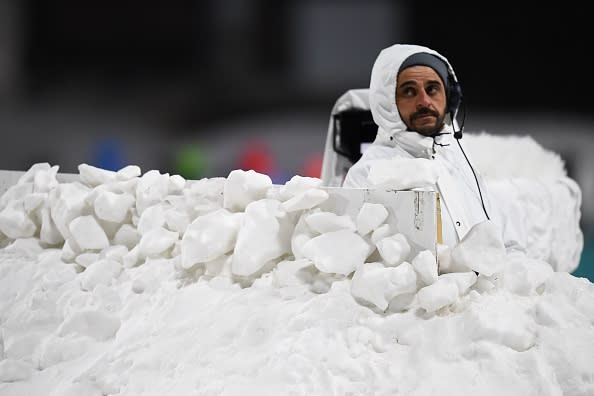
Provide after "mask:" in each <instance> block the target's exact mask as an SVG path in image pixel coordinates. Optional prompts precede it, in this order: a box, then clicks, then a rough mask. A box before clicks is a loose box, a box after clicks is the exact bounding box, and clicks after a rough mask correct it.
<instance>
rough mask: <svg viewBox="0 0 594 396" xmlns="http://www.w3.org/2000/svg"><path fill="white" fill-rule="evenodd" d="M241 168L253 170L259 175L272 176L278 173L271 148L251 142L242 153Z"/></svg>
mask: <svg viewBox="0 0 594 396" xmlns="http://www.w3.org/2000/svg"><path fill="white" fill-rule="evenodd" d="M239 168H240V169H243V170H246V171H247V170H250V169H253V170H254V171H256V172H258V173H263V174H266V175H272V174H275V173H276V164H275V159H274V155H273V154H272V151H271V150H270V148H269V147H268V146H267V145H266V144H265V143H263V142H259V141H256V142H250V143H249V144H248V145H247V146H246V147H245V148H244V149H243V150H242V152H241V153H240V156H239Z"/></svg>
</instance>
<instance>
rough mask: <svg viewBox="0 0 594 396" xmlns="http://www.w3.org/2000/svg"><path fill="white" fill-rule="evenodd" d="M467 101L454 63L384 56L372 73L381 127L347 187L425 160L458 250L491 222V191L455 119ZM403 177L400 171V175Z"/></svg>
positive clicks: (414, 50) (413, 52)
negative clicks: (381, 170)
mask: <svg viewBox="0 0 594 396" xmlns="http://www.w3.org/2000/svg"><path fill="white" fill-rule="evenodd" d="M461 99H462V96H461V91H460V86H459V84H458V80H457V78H456V75H455V73H454V70H453V68H452V67H451V65H450V63H449V62H448V60H447V59H446V58H445V57H444V56H442V55H441V54H439V53H437V52H436V51H434V50H432V49H429V48H427V47H422V46H417V45H403V44H396V45H393V46H391V47H388V48H385V49H384V50H382V51H381V52H380V54H379V56H378V57H377V59H376V61H375V64H374V66H373V70H372V73H371V82H370V87H369V103H370V107H371V112H372V115H373V119H374V121H375V123H376V124H377V125H378V126H379V128H378V132H377V136H376V139H375V141H374V142H373V144H372V145H370V146H369V147H368V148H367V149H366V150H365V151H364V153H363V156H362V158H361V159H360V160H359V161H358V162H357V163H355V164H354V165H353V166H352V167H351V169H350V170H349V172H348V173H347V175H346V177H345V180H344V183H343V186H344V187H370V182H369V180H368V175H369V173H370V169H371V168H372V166H373V165H374V163H376V164H377V163H378V162H377V160H386V159H394V158H402V159H414V158H425V159H428V160H431V161H434V162H435V164H436V165H437V166H436V168H437V169H438V179H437V184H436V188H437V190H438V191H439V193H440V197H441V209H442V225H443V237H444V244H446V245H448V246H454V245H455V244H456V243H457V242H458V241H459V240H460V239H462V238H463V237H464V235H466V233H467V232H468V231H469V230H470V228H472V226H474V225H475V224H478V223H480V222H483V221H485V220H488V219H489V205H488V202H487V200H488V199H487V197H486V196H485V194H486V189H485V188H484V186H483V184H482V183H481V181H480V175H478V174H476V172H475V170H474V169H473V168H472V166H471V163H470V161H469V159H468V158H467V156H466V153H465V152H464V151H463V148H462V146H461V145H460V142H459V138H460V137H461V135H462V130H461V129H460V128H459V127H458V126H457V124H456V122H455V115H456V113H457V111H458V108H459V106H460V102H461ZM394 172H398V169H394Z"/></svg>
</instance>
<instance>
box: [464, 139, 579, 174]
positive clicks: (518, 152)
mask: <svg viewBox="0 0 594 396" xmlns="http://www.w3.org/2000/svg"><path fill="white" fill-rule="evenodd" d="M464 143H465V144H466V145H467V146H468V148H469V152H470V154H472V163H473V165H475V166H476V167H477V169H479V171H480V173H481V175H482V176H483V177H484V178H486V179H515V178H526V179H531V180H539V181H550V180H557V179H561V178H564V177H566V176H567V170H566V169H565V162H564V161H563V159H562V158H561V156H560V155H559V154H558V153H555V152H553V151H551V150H547V149H546V148H544V147H543V146H542V145H540V144H539V143H538V142H537V141H536V140H534V138H533V137H532V136H530V135H506V136H501V135H492V134H489V133H486V132H481V133H465V134H464ZM502 159H504V160H502Z"/></svg>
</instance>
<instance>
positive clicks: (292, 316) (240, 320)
mask: <svg viewBox="0 0 594 396" xmlns="http://www.w3.org/2000/svg"><path fill="white" fill-rule="evenodd" d="M79 172H80V181H79V182H71V183H58V182H57V180H56V178H55V177H56V173H57V167H55V166H54V167H51V166H50V165H49V164H37V165H36V166H34V167H32V168H31V169H30V170H29V171H28V172H27V173H26V174H25V175H24V176H23V177H22V178H21V179H20V180H19V182H18V183H17V184H16V185H15V186H13V187H12V188H11V189H9V191H7V192H6V194H4V195H3V196H2V198H0V231H1V232H2V234H3V236H2V238H3V246H5V247H4V248H3V249H2V250H1V251H0V286H1V287H0V326H1V328H0V329H1V333H0V381H2V383H0V394H35V395H37V394H39V395H47V394H51V395H75V394H76V395H78V394H85V395H94V394H97V395H101V394H116V393H117V394H129V395H138V394H155V395H156V394H163V393H173V394H190V393H195V394H200V395H211V394H212V395H215V394H217V395H218V394H224V395H235V394H237V395H239V394H246V393H258V394H270V395H277V394H303V395H318V394H319V395H326V394H348V393H353V394H378V395H381V394H398V393H401V394H419V395H420V394H428V393H429V392H431V393H433V392H434V391H435V390H440V391H442V392H444V391H445V392H446V393H454V392H455V393H456V394H484V395H491V394H493V395H495V394H501V393H504V394H511V395H515V394H517V395H525V394H530V393H537V394H551V395H554V394H564V395H586V394H591V393H592V392H594V371H593V370H592V367H593V363H594V345H593V344H592V343H591V340H592V339H593V336H594V328H593V325H592V324H593V323H594V310H593V309H592V307H594V287H593V285H592V284H591V283H590V282H589V281H588V280H586V279H583V278H576V277H573V276H571V275H569V274H567V273H563V272H555V271H554V270H553V268H552V267H551V265H550V264H549V263H547V262H545V261H543V260H540V259H538V258H531V257H528V256H526V255H524V254H522V253H519V252H516V253H514V254H508V253H507V252H506V251H505V249H504V248H503V245H502V242H501V240H500V239H499V237H498V236H499V230H498V229H497V228H496V226H495V224H494V223H491V222H486V223H482V224H479V225H478V226H477V227H475V228H474V229H472V230H471V232H470V233H469V234H468V235H467V236H466V237H465V238H464V240H463V241H461V243H460V244H458V245H457V246H455V247H453V248H452V249H451V250H450V249H448V248H446V247H441V248H440V249H439V256H440V257H439V258H440V266H439V267H438V266H437V263H436V259H435V257H434V256H433V254H432V253H431V252H429V251H421V252H417V251H415V250H414V249H411V248H410V244H409V243H408V241H407V239H406V237H405V236H404V235H402V234H401V233H399V232H398V230H396V229H390V227H389V226H388V223H386V215H385V208H381V207H380V206H369V205H367V206H364V207H363V208H362V209H361V213H360V214H359V215H358V216H355V218H350V217H344V216H338V215H336V214H334V213H332V212H328V211H323V210H321V209H320V208H319V205H321V204H322V203H323V202H324V201H325V200H326V199H327V198H328V194H327V193H326V192H325V191H324V190H323V189H321V188H320V181H319V180H318V179H312V178H304V177H299V176H295V177H294V178H293V179H291V181H289V182H288V183H287V184H286V185H284V186H280V188H275V186H273V185H272V182H271V180H270V178H268V177H267V176H265V175H262V174H258V173H255V172H253V171H247V172H246V171H241V170H236V171H233V172H231V173H230V174H229V176H228V177H227V178H214V179H203V180H199V181H186V180H184V179H182V178H181V177H179V176H170V175H168V174H160V173H159V172H158V171H149V172H147V173H145V174H143V175H141V173H140V169H139V168H137V167H133V166H132V167H127V168H124V169H122V170H120V171H119V172H108V171H104V170H101V169H97V168H93V167H90V166H87V165H81V166H80V167H79ZM382 209H384V210H382ZM477 273H478V275H477Z"/></svg>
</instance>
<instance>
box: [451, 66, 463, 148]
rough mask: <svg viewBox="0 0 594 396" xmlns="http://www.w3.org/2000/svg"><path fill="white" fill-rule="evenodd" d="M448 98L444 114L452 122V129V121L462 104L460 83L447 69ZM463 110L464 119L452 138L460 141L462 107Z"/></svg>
mask: <svg viewBox="0 0 594 396" xmlns="http://www.w3.org/2000/svg"><path fill="white" fill-rule="evenodd" d="M447 89H448V96H447V99H446V100H447V105H446V113H447V114H449V115H450V120H451V121H452V127H453V126H454V119H455V118H456V114H457V113H458V109H459V108H460V106H461V105H463V104H464V100H463V96H462V87H461V86H460V83H459V82H458V81H456V79H455V78H454V76H453V75H452V73H451V71H450V70H449V69H448V88H447ZM463 110H464V119H463V121H462V124H460V126H459V127H458V130H457V131H454V137H455V138H456V139H462V130H463V129H464V120H465V119H466V108H465V107H464V106H463Z"/></svg>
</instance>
